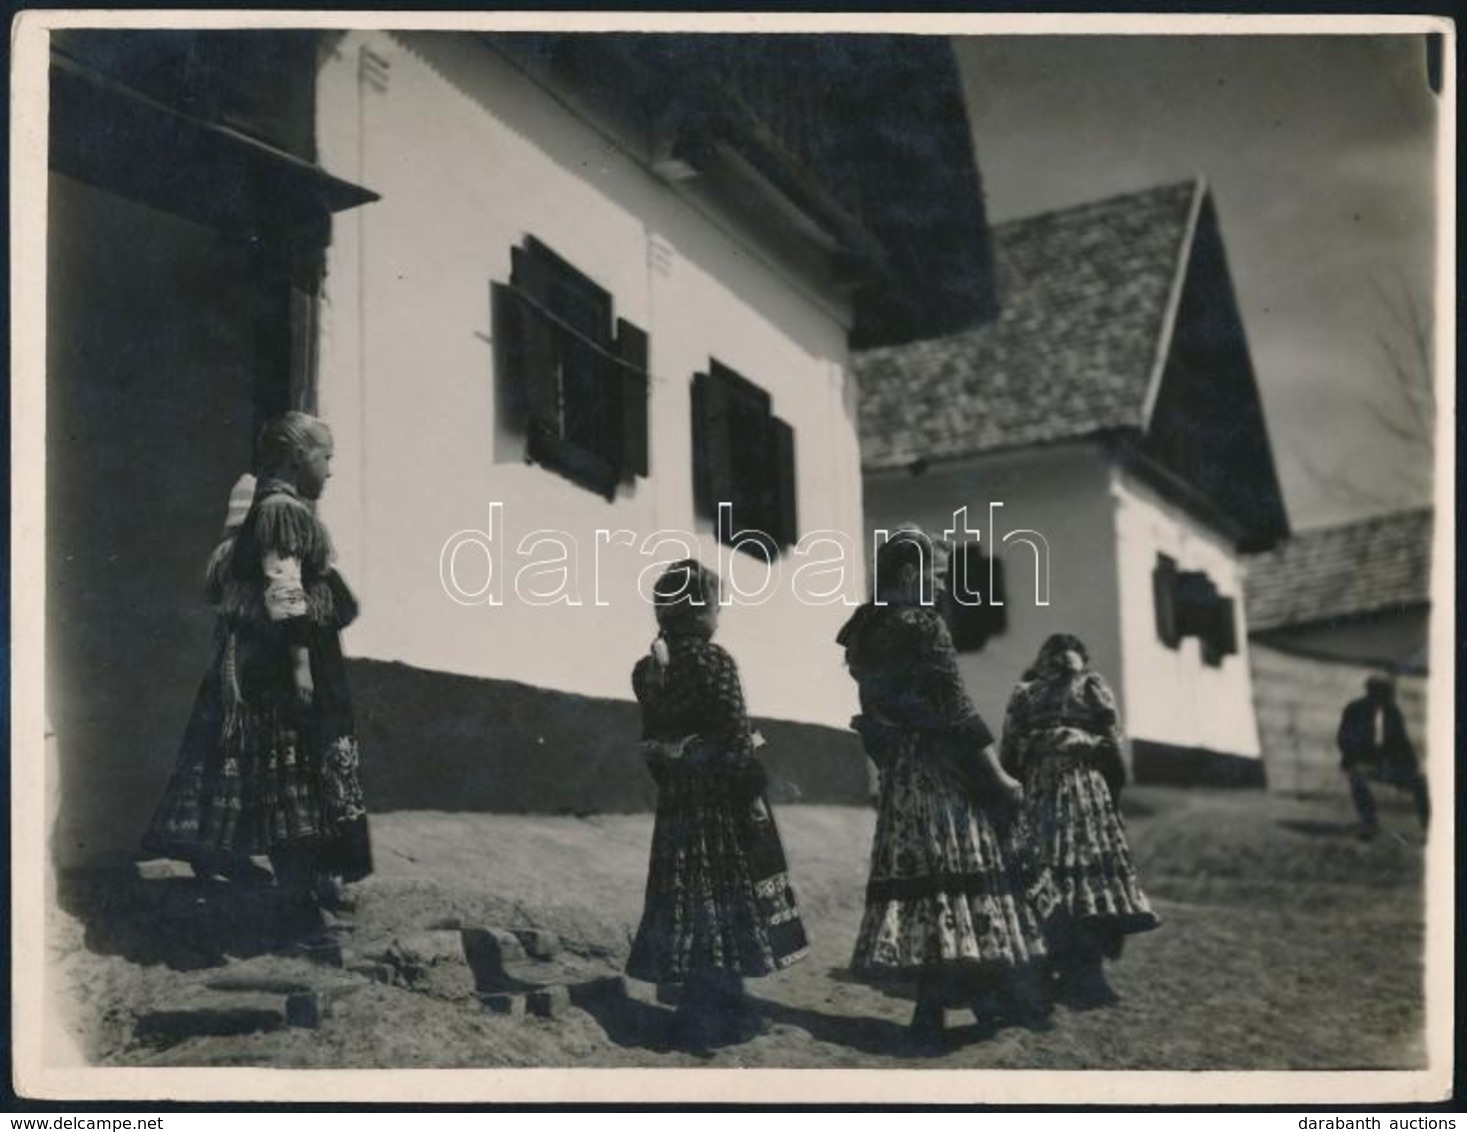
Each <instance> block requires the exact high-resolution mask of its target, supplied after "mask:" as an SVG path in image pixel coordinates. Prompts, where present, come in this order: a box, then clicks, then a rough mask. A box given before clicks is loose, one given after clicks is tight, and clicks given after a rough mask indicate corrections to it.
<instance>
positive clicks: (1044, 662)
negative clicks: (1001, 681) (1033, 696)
mask: <svg viewBox="0 0 1467 1132" xmlns="http://www.w3.org/2000/svg"><path fill="white" fill-rule="evenodd" d="M1067 652H1073V653H1075V654H1076V655H1077V656H1079V658H1080V668H1079V671H1081V672H1083V671H1085V670H1086V669H1087V668H1089V667H1090V652H1089V650H1087V649H1086V648H1085V642H1084V641H1082V640H1080V638H1079V637H1076V636H1072V635H1071V634H1069V633H1052V634H1050V636H1049V637H1047V638H1045V641H1044V644H1042V645H1040V646H1039V655H1038V656H1037V657H1035V658H1034V663H1033V664H1031V665H1030V666H1029V667H1028V669H1027V670H1025V672H1024V675H1023V677H1022V679H1024V680H1038V679H1042V678H1054V677H1058V676H1062V675H1066V674H1070V673H1072V672H1073V671H1074V670H1073V669H1071V668H1070V667H1069V666H1068V664H1067V663H1066V661H1065V653H1067Z"/></svg>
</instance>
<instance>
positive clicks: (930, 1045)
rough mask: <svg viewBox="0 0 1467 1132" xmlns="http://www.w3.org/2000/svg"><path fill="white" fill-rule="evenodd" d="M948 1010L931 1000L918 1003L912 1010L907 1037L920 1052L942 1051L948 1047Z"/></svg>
mask: <svg viewBox="0 0 1467 1132" xmlns="http://www.w3.org/2000/svg"><path fill="white" fill-rule="evenodd" d="M946 1026H947V1020H946V1011H944V1010H943V1008H942V1004H941V1003H938V1002H933V1001H931V1000H922V1001H919V1002H918V1003H917V1009H916V1010H914V1011H913V1012H912V1021H911V1023H910V1025H908V1027H907V1037H908V1039H909V1040H910V1042H911V1044H912V1047H913V1048H914V1049H915V1050H916V1051H917V1052H919V1053H942V1052H944V1051H945V1050H946V1049H947V1030H946Z"/></svg>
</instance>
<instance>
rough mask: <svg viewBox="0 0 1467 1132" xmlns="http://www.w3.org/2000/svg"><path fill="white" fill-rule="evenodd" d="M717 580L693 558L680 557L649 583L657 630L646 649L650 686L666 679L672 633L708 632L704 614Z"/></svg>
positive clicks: (715, 601)
mask: <svg viewBox="0 0 1467 1132" xmlns="http://www.w3.org/2000/svg"><path fill="white" fill-rule="evenodd" d="M720 586H721V583H720V581H719V577H718V575H717V574H715V573H714V572H713V571H712V570H710V569H708V567H706V566H704V565H703V564H702V563H701V562H699V561H698V560H697V559H696V558H683V559H680V560H679V561H677V562H674V563H672V565H670V566H668V568H667V569H666V570H664V571H663V572H662V576H661V577H659V578H658V579H657V582H656V584H655V585H654V586H653V587H652V604H653V608H654V610H655V612H656V614H657V625H658V628H659V630H660V632H659V633H658V634H657V637H656V639H655V640H653V642H652V646H651V648H650V649H649V650H648V655H649V658H650V663H649V665H648V667H647V680H648V683H649V684H650V685H651V686H653V687H658V688H660V687H662V686H664V685H665V683H666V681H667V669H668V666H669V665H670V664H671V663H672V653H671V652H670V651H669V649H668V647H667V638H668V636H669V635H672V636H708V635H709V634H710V625H709V622H708V620H707V618H706V616H705V614H706V613H707V611H708V609H709V607H710V606H717V604H718V597H719V592H720Z"/></svg>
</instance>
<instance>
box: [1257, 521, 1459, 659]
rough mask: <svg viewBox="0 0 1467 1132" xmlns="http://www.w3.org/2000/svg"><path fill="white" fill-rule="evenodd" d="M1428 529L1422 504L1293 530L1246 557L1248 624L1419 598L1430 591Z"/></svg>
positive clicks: (1352, 612) (1336, 614)
mask: <svg viewBox="0 0 1467 1132" xmlns="http://www.w3.org/2000/svg"><path fill="white" fill-rule="evenodd" d="M1431 534H1432V513H1431V510H1430V509H1429V508H1428V509H1424V510H1419V511H1401V512H1397V513H1395V514H1391V515H1379V516H1376V517H1374V518H1371V519H1364V520H1362V521H1360V522H1357V523H1349V524H1346V525H1344V526H1338V527H1320V528H1316V529H1314V530H1304V531H1296V532H1295V533H1294V536H1293V537H1292V538H1290V539H1289V540H1288V541H1286V542H1284V543H1282V544H1281V545H1280V546H1279V547H1278V548H1277V549H1275V550H1272V551H1270V552H1269V553H1267V554H1260V555H1257V556H1256V557H1254V558H1252V559H1250V561H1249V567H1248V581H1247V591H1246V592H1247V601H1248V628H1249V631H1250V632H1253V633H1261V632H1267V631H1269V630H1274V629H1283V628H1291V627H1296V626H1301V625H1311V624H1316V623H1318V622H1321V621H1330V620H1334V619H1336V618H1347V617H1360V616H1364V615H1367V614H1372V613H1384V612H1393V611H1396V610H1400V609H1402V608H1411V607H1420V606H1422V605H1424V604H1425V603H1427V602H1428V601H1429V600H1430V597H1431Z"/></svg>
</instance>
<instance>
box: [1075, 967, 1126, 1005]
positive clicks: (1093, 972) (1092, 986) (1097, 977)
mask: <svg viewBox="0 0 1467 1132" xmlns="http://www.w3.org/2000/svg"><path fill="white" fill-rule="evenodd" d="M1120 1000H1121V996H1120V995H1118V994H1116V992H1115V991H1114V990H1112V989H1111V986H1110V983H1108V982H1107V981H1106V978H1105V972H1104V971H1103V970H1102V969H1101V967H1100V964H1098V963H1097V964H1095V965H1094V966H1086V967H1084V968H1081V969H1079V970H1077V971H1074V972H1072V973H1071V974H1070V976H1069V977H1068V978H1066V979H1065V981H1064V984H1063V987H1062V990H1061V997H1060V1001H1061V1002H1063V1003H1064V1004H1065V1005H1066V1006H1068V1007H1069V1008H1070V1009H1071V1010H1077V1011H1079V1010H1098V1009H1100V1008H1101V1007H1102V1006H1114V1005H1115V1004H1116V1003H1118V1002H1120Z"/></svg>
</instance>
